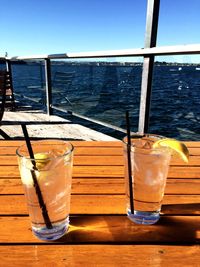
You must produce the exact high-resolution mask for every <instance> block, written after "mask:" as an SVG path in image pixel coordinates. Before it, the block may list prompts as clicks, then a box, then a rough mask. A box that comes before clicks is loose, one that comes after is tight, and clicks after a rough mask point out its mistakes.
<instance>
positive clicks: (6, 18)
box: [0, 0, 200, 62]
mask: <svg viewBox="0 0 200 267" xmlns="http://www.w3.org/2000/svg"><path fill="white" fill-rule="evenodd" d="M160 1H161V6H160V18H159V28H158V39H157V45H162V46H165V45H179V44H194V43H200V34H199V24H200V23H199V10H200V0H160ZM146 2H147V1H146V0H101V1H100V0H57V1H54V0H0V3H1V16H0V25H1V26H0V34H1V37H2V38H1V45H0V55H2V56H3V55H4V54H5V52H8V55H9V56H26V55H34V54H55V53H58V54H59V53H67V52H84V51H98V50H115V49H129V48H141V47H143V46H144V32H145V21H146V5H147V3H146ZM3 11H4V12H3ZM179 58H180V57H179ZM182 58H183V61H184V60H186V61H189V62H195V61H199V62H200V60H199V57H196V56H188V57H182ZM170 59H171V60H173V59H174V60H176V57H171V58H170Z"/></svg>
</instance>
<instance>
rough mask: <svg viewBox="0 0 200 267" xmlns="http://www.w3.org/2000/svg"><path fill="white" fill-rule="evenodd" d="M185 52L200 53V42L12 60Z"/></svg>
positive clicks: (160, 54)
mask: <svg viewBox="0 0 200 267" xmlns="http://www.w3.org/2000/svg"><path fill="white" fill-rule="evenodd" d="M185 54H200V44H191V45H176V46H160V47H152V48H136V49H125V50H110V51H96V52H95V51H94V52H79V53H63V54H50V55H33V56H19V57H11V58H9V59H10V60H25V59H27V60H28V59H45V58H49V59H65V58H68V59H69V58H104V57H128V56H131V57H138V56H148V55H154V56H164V55H185Z"/></svg>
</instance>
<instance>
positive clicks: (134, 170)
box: [123, 134, 171, 224]
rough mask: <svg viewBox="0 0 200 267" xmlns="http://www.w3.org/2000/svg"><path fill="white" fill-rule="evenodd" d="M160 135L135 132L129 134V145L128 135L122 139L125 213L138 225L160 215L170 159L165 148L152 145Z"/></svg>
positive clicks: (153, 220) (155, 220) (152, 220)
mask: <svg viewBox="0 0 200 267" xmlns="http://www.w3.org/2000/svg"><path fill="white" fill-rule="evenodd" d="M161 138H163V137H161V136H158V135H152V134H144V135H143V134H135V135H131V142H130V145H128V144H127V138H124V140H123V142H124V158H125V186H126V196H127V198H126V199H127V215H128V218H129V219H130V220H131V221H133V222H135V223H137V224H154V223H156V222H157V221H158V220H159V217H160V210H161V205H162V200H163V196H164V189H165V185H166V179H167V174H168V168H169V162H170V158H171V153H170V150H169V149H168V148H167V147H161V148H156V149H154V148H153V147H152V145H153V143H154V142H155V141H157V140H159V139H161ZM129 157H130V158H129ZM129 159H130V160H129ZM129 170H130V171H129Z"/></svg>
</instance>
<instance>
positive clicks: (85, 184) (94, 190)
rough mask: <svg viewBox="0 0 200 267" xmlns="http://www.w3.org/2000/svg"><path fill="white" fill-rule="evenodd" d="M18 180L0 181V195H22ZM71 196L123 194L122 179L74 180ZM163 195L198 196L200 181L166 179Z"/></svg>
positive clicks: (20, 184)
mask: <svg viewBox="0 0 200 267" xmlns="http://www.w3.org/2000/svg"><path fill="white" fill-rule="evenodd" d="M23 193H24V191H23V185H22V183H21V180H20V178H12V179H0V194H23ZM72 193H73V194H93V195H94V194H114V195H115V194H124V193H125V184H124V179H123V178H118V179H115V178H109V177H105V178H83V179H82V178H74V179H72ZM165 194H179V195H181V194H184V195H188V194H190V195H195V194H198V195H200V179H168V180H167V184H166V189H165Z"/></svg>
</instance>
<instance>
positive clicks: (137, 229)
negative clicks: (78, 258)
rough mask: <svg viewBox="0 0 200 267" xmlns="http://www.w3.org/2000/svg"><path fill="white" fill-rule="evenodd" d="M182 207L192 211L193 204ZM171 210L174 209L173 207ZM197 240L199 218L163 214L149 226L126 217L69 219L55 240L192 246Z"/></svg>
mask: <svg viewBox="0 0 200 267" xmlns="http://www.w3.org/2000/svg"><path fill="white" fill-rule="evenodd" d="M171 206H173V205H170V207H171ZM174 206H177V205H174ZM181 206H185V207H186V209H189V208H191V210H192V211H194V209H195V208H194V205H193V204H182V205H181ZM185 207H184V210H185ZM195 207H196V208H200V204H195ZM171 208H172V210H173V207H171ZM182 208H183V207H182ZM174 210H175V208H174ZM191 213H192V214H194V212H191ZM199 241H200V216H188V214H187V216H186V214H185V215H184V214H182V215H176V216H175V215H164V216H161V218H160V220H159V222H158V223H156V224H154V225H148V226H147V225H137V224H135V223H133V222H131V221H130V220H129V219H128V218H127V216H126V215H93V216H91V215H85V216H83V215H82V216H77V217H71V225H70V229H69V231H68V233H67V234H66V235H65V236H64V237H62V238H61V239H59V240H58V242H64V243H73V244H74V243H75V244H76V243H86V244H88V243H91V244H114V243H115V244H116V243H117V244H168V243H169V244H186V243H187V244H189V243H191V244H193V243H199Z"/></svg>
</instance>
